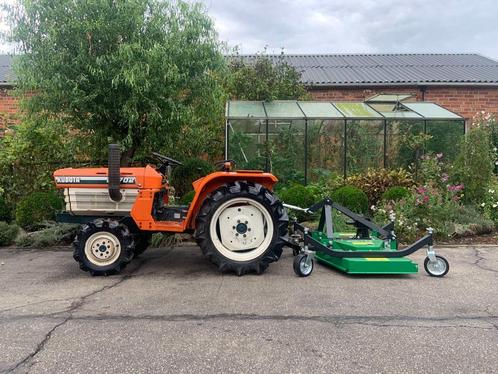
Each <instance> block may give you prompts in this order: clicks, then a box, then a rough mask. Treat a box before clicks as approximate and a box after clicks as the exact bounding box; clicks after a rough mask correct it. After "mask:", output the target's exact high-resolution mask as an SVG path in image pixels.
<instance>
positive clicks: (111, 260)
mask: <svg viewBox="0 0 498 374" xmlns="http://www.w3.org/2000/svg"><path fill="white" fill-rule="evenodd" d="M73 246H74V254H73V257H74V259H75V260H76V261H77V262H78V263H79V264H80V268H81V269H82V270H84V271H88V272H90V273H91V274H92V275H111V274H116V273H119V272H120V271H121V270H123V269H124V268H125V266H126V265H127V264H128V263H129V262H130V261H131V260H132V258H133V255H134V253H133V250H134V245H133V235H132V234H131V233H130V231H129V230H128V228H127V227H126V226H125V225H123V224H121V223H119V222H118V221H116V220H112V219H96V220H95V221H93V222H90V223H87V224H85V225H83V226H82V227H81V230H80V231H79V232H78V234H77V235H76V239H75V240H74V243H73Z"/></svg>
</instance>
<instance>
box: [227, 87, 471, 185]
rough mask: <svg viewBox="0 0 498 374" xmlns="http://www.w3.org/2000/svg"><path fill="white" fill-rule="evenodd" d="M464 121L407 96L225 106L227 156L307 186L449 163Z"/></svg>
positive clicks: (229, 104) (252, 167)
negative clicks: (437, 157) (423, 160)
mask: <svg viewBox="0 0 498 374" xmlns="http://www.w3.org/2000/svg"><path fill="white" fill-rule="evenodd" d="M464 133H465V120H464V118H462V117H460V116H459V115H457V114H455V113H453V112H451V111H449V110H447V109H445V108H443V107H441V106H439V105H437V104H434V103H430V102H425V101H424V102H416V101H411V95H382V94H381V95H376V96H374V97H372V98H370V99H368V100H366V101H365V102H327V101H270V102H263V101H230V102H228V103H227V106H226V131H225V136H226V139H225V156H226V158H227V159H233V160H235V161H236V162H237V166H238V168H239V169H261V170H266V171H272V172H273V173H274V174H275V175H277V176H278V177H279V179H280V180H282V181H284V182H286V181H295V182H301V183H304V184H306V183H308V182H312V181H316V180H318V179H319V178H320V177H322V176H326V175H329V174H331V173H335V174H339V175H343V176H344V177H346V176H348V175H352V174H357V173H360V172H363V171H365V170H366V169H368V168H380V167H385V168H398V167H404V168H408V167H416V165H417V164H418V162H419V160H420V157H421V156H422V155H423V154H424V153H442V154H443V157H445V158H446V159H450V160H451V159H454V158H455V156H456V147H455V145H456V144H457V143H458V141H459V139H460V137H461V136H462V135H463V134H464Z"/></svg>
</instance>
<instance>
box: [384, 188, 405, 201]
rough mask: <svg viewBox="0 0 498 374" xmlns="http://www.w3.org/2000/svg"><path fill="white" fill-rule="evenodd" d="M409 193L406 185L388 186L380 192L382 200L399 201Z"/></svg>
mask: <svg viewBox="0 0 498 374" xmlns="http://www.w3.org/2000/svg"><path fill="white" fill-rule="evenodd" d="M409 195H410V190H409V189H408V188H406V187H400V186H396V187H390V188H388V189H387V190H386V191H385V192H384V193H383V194H382V200H383V201H399V200H401V199H404V198H405V197H407V196H409Z"/></svg>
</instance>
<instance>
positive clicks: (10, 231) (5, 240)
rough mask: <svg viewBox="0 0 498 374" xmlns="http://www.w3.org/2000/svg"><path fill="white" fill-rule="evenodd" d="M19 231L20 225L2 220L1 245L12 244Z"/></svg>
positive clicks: (0, 223) (0, 228)
mask: <svg viewBox="0 0 498 374" xmlns="http://www.w3.org/2000/svg"><path fill="white" fill-rule="evenodd" d="M18 232H19V227H17V226H16V225H14V224H12V225H9V224H8V223H7V222H0V247H2V246H6V245H11V244H12V243H13V242H14V239H15V238H16V236H17V233H18Z"/></svg>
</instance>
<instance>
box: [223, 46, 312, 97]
mask: <svg viewBox="0 0 498 374" xmlns="http://www.w3.org/2000/svg"><path fill="white" fill-rule="evenodd" d="M265 53H266V51H264V52H263V53H261V54H258V55H257V56H256V57H255V58H254V60H253V61H251V62H247V60H243V59H242V58H240V57H238V56H237V55H236V56H234V57H232V58H231V60H230V64H229V71H230V74H229V79H228V82H227V89H228V92H229V95H230V98H231V99H233V100H265V101H270V100H291V99H305V98H307V97H308V94H307V91H306V88H305V87H304V85H303V84H302V83H301V82H300V78H301V73H300V72H298V71H296V70H295V69H294V67H292V66H290V65H289V64H287V63H286V62H285V61H284V60H283V54H282V55H281V56H280V57H279V58H277V59H276V60H273V59H270V58H269V57H268V56H267V55H266V54H265Z"/></svg>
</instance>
